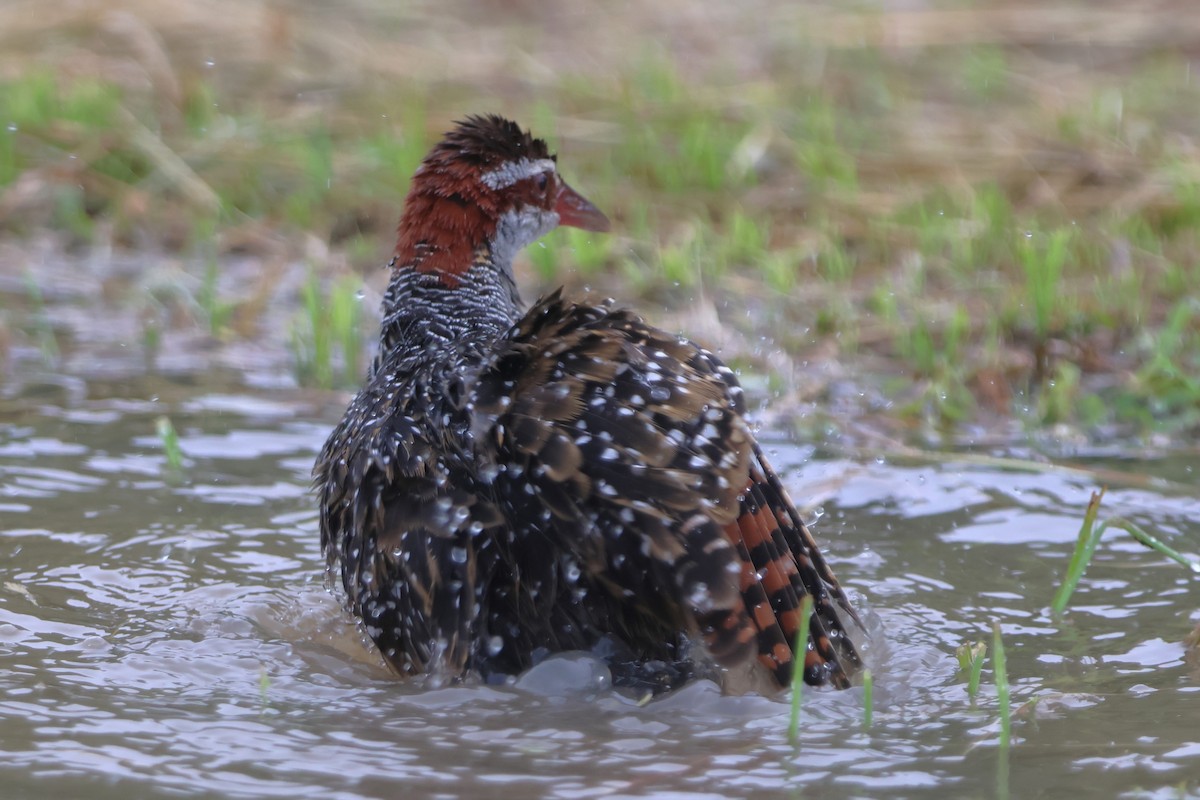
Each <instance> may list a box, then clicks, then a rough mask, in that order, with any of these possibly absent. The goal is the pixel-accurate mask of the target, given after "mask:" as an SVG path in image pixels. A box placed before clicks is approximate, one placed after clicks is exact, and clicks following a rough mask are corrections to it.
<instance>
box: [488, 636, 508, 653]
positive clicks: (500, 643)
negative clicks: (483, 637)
mask: <svg viewBox="0 0 1200 800" xmlns="http://www.w3.org/2000/svg"><path fill="white" fill-rule="evenodd" d="M503 649H504V640H503V639H501V638H500V637H499V636H489V637H488V640H487V653H488V655H489V656H498V655H500V651H501V650H503Z"/></svg>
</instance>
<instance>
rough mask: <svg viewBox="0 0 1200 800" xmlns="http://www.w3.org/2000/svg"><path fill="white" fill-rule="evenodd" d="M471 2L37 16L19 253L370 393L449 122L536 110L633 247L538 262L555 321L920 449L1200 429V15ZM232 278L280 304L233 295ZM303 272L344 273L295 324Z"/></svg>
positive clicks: (14, 158) (302, 374) (20, 129)
mask: <svg viewBox="0 0 1200 800" xmlns="http://www.w3.org/2000/svg"><path fill="white" fill-rule="evenodd" d="M458 5H460V6H461V8H460V9H459V10H460V11H461V12H463V14H467V15H468V17H466V18H470V19H472V20H473V24H472V25H470V26H467V25H465V24H463V23H460V22H458V21H456V20H457V19H458V18H459V17H455V18H454V19H451V18H450V13H449V11H441V10H436V9H435V7H434V6H432V5H429V6H424V5H419V4H418V5H413V6H409V7H407V8H406V9H404V10H395V9H392V8H391V7H390V6H384V5H383V4H379V5H376V4H374V3H372V2H366V1H365V0H357V1H356V2H351V3H342V4H340V5H338V6H336V8H333V7H329V8H327V7H326V6H324V5H320V4H315V3H314V4H312V5H311V6H303V5H301V6H287V7H284V6H282V5H272V4H259V5H251V4H238V3H217V4H215V5H205V6H204V7H203V8H200V4H196V5H195V6H193V5H192V4H187V3H181V2H162V3H150V2H144V3H123V4H119V5H118V4H106V3H95V4H91V5H88V4H81V5H78V6H71V7H70V9H65V10H56V11H53V12H45V11H43V10H41V7H40V6H39V5H37V4H34V3H28V4H19V3H18V4H10V5H9V6H8V7H6V8H5V9H4V10H0V50H2V52H3V55H2V56H0V230H2V231H3V233H4V235H5V236H6V237H9V238H10V239H12V240H21V239H24V238H29V237H33V236H37V235H40V234H42V233H43V232H45V231H53V232H54V235H55V236H56V237H58V238H59V239H60V240H61V241H62V242H63V243H64V245H65V246H68V247H71V248H75V249H89V248H96V247H107V246H110V245H111V246H116V247H121V248H132V249H139V248H142V249H147V250H153V251H155V252H166V253H178V254H181V255H182V256H183V257H184V258H185V261H186V263H187V265H188V266H187V269H188V270H190V271H191V272H192V273H193V275H194V277H195V279H196V280H195V286H196V287H198V288H195V289H194V290H193V291H192V294H193V295H194V297H193V299H194V301H195V303H194V305H195V307H196V308H197V309H198V311H197V313H195V314H193V315H191V316H190V317H189V318H188V319H190V320H191V321H192V324H196V325H202V326H207V327H208V328H209V329H210V330H211V332H212V333H213V334H214V335H216V336H219V337H226V338H228V337H242V338H247V339H253V338H254V337H256V336H260V335H261V334H262V330H261V325H260V323H259V322H258V318H257V316H256V310H258V309H261V308H263V307H265V305H267V304H268V303H273V302H290V303H292V304H294V307H295V311H294V318H295V319H294V324H293V330H292V331H291V334H290V336H289V339H288V341H289V342H291V345H290V346H291V347H293V349H294V351H295V362H296V365H297V375H298V377H299V378H300V379H301V380H302V381H303V382H307V383H313V384H318V385H330V384H336V383H352V382H353V380H354V376H355V375H356V374H357V371H358V367H357V366H356V365H355V363H354V356H355V353H354V345H353V343H354V341H356V339H357V337H358V335H360V333H366V332H368V331H369V330H370V328H371V326H372V324H373V323H372V322H371V321H370V319H371V316H370V314H359V313H356V312H355V310H354V309H353V308H352V306H353V302H352V298H353V294H354V288H353V287H354V286H356V285H358V284H359V283H361V282H362V280H363V279H365V280H366V281H367V282H368V283H372V284H374V285H378V283H379V281H380V279H381V276H382V270H381V265H382V263H383V262H384V261H386V258H387V253H388V251H389V250H390V247H391V243H392V242H391V239H392V230H393V227H394V223H395V219H396V217H397V215H398V211H399V205H400V202H401V200H402V198H403V195H404V191H405V188H406V183H407V179H408V176H409V175H410V174H411V172H412V170H413V168H414V167H415V165H416V164H417V162H418V160H419V159H420V157H421V156H422V155H423V153H424V152H425V150H426V148H427V147H428V146H429V145H430V144H431V142H432V141H433V140H435V139H436V137H437V135H438V134H439V132H440V131H442V130H444V129H445V127H446V126H447V124H448V123H449V121H451V120H452V119H455V118H457V117H460V116H462V115H464V114H466V113H470V112H475V111H488V110H496V111H503V112H505V113H508V114H510V115H512V116H514V117H515V118H517V119H519V120H521V121H522V122H523V123H524V124H526V125H529V126H531V127H533V128H534V130H535V132H537V133H539V134H541V135H545V136H547V137H548V138H550V139H551V140H552V143H553V144H555V145H556V146H557V147H558V149H559V152H560V165H561V167H562V169H563V171H564V173H565V174H566V175H567V176H568V178H569V179H570V180H571V182H572V183H573V184H574V185H576V186H577V187H578V188H579V189H581V190H582V191H584V192H585V193H586V194H587V195H588V196H589V197H590V198H591V199H593V200H594V201H595V202H596V203H597V205H599V206H601V207H602V208H604V209H605V210H606V211H607V212H608V213H609V214H610V216H612V217H613V218H614V220H615V223H616V225H615V229H616V233H615V234H614V235H611V236H607V237H595V236H592V235H590V234H583V233H580V232H578V231H566V230H564V231H559V232H556V233H555V234H554V235H552V236H551V237H550V238H549V239H547V240H546V241H545V243H544V246H535V247H534V248H531V251H530V253H529V254H528V259H527V261H526V262H524V263H523V267H522V268H523V269H524V270H525V273H524V275H525V278H526V279H527V284H528V285H529V286H530V293H531V294H532V293H535V292H536V291H538V290H539V289H541V288H546V287H548V286H550V285H553V284H558V283H564V282H565V283H568V284H570V285H574V286H576V287H580V288H581V287H583V286H584V285H586V286H589V287H591V288H593V289H595V290H597V291H599V292H602V293H605V294H611V295H613V296H616V297H618V298H620V299H621V300H622V302H626V303H629V304H636V305H638V306H639V307H640V308H641V309H643V310H644V311H645V312H647V314H648V316H651V317H653V318H655V319H657V320H658V321H660V322H662V323H665V324H667V325H669V326H672V327H676V328H679V329H681V330H685V331H687V332H689V333H691V334H692V335H694V336H695V337H696V338H698V339H701V340H704V341H706V342H708V343H710V344H712V345H715V346H718V347H720V348H721V349H722V351H723V352H724V353H725V354H726V356H727V357H728V358H729V359H730V360H732V361H734V362H735V363H737V364H739V365H741V366H742V367H744V368H745V369H746V370H748V371H751V372H756V373H760V374H766V375H768V376H770V377H769V379H768V381H767V385H768V386H769V387H770V388H772V389H775V390H777V391H779V392H786V391H790V390H792V389H794V388H795V386H796V385H798V384H803V385H804V386H806V387H810V388H808V389H805V393H804V394H803V395H802V396H800V395H796V397H797V398H799V399H804V400H808V401H815V402H816V403H817V404H818V405H820V406H826V405H828V404H829V403H830V402H832V401H834V400H837V398H836V397H834V396H835V395H837V394H838V393H839V391H840V389H839V387H840V386H841V385H842V384H843V383H844V382H843V381H842V379H841V378H840V377H838V378H837V379H834V378H832V377H830V376H831V375H835V376H849V378H848V379H847V380H846V381H845V383H849V384H852V385H854V386H865V387H868V389H867V391H866V397H867V399H864V400H859V401H852V402H851V403H850V405H851V406H853V407H854V408H857V409H859V410H864V409H867V408H868V407H874V408H876V409H882V410H883V413H884V414H885V415H887V416H888V417H889V418H891V419H893V420H896V421H899V422H900V423H914V424H916V425H919V426H922V427H928V428H946V427H949V428H951V429H954V427H955V426H957V425H961V424H967V423H973V422H978V421H981V420H995V419H1015V420H1019V421H1020V422H1022V423H1024V424H1025V425H1027V426H1029V427H1032V428H1042V427H1043V426H1047V425H1052V426H1065V427H1062V428H1059V430H1067V431H1072V432H1074V431H1078V432H1082V433H1083V434H1085V435H1086V434H1090V435H1094V436H1108V435H1112V434H1114V433H1121V434H1132V435H1136V436H1144V435H1153V434H1171V433H1174V432H1179V431H1184V430H1191V431H1194V430H1195V429H1196V428H1197V427H1198V426H1200V299H1198V297H1197V294H1196V293H1195V292H1194V291H1193V287H1195V286H1196V285H1197V284H1198V283H1200V259H1198V257H1197V255H1198V253H1200V237H1198V228H1197V223H1200V150H1198V149H1197V145H1198V136H1200V117H1197V115H1196V114H1195V109H1196V108H1198V107H1200V78H1197V77H1195V76H1194V75H1193V72H1194V71H1195V69H1194V65H1195V66H1196V67H1200V64H1197V63H1196V53H1197V52H1200V49H1198V48H1197V45H1198V44H1200V10H1193V8H1192V6H1190V5H1188V4H1185V3H1179V4H1178V5H1177V7H1176V8H1174V9H1173V10H1171V11H1168V10H1167V9H1165V8H1164V6H1163V5H1162V4H1157V5H1156V6H1155V8H1156V9H1157V10H1156V11H1155V12H1149V11H1147V12H1145V13H1138V12H1137V11H1130V10H1127V9H1126V6H1125V5H1118V4H1111V5H1109V4H1090V5H1082V4H1078V5H1077V4H1066V3H1062V4H1049V5H1047V4H1036V5H1031V6H1029V7H1014V6H1013V5H1012V4H1008V3H999V2H995V3H975V4H971V6H970V8H968V7H967V5H966V4H946V6H945V8H943V9H941V10H925V11H920V12H902V11H887V10H882V11H881V10H874V11H861V12H855V13H833V12H831V11H830V10H829V9H827V8H823V7H819V6H816V5H811V6H810V5H805V4H799V5H796V4H783V3H778V4H771V3H764V4H761V5H760V6H758V7H757V8H756V9H755V10H754V13H746V11H745V10H744V9H743V10H742V12H740V13H738V12H735V10H733V9H728V8H725V7H724V6H723V5H719V4H713V6H712V7H706V6H702V5H701V6H697V5H696V4H678V5H675V4H667V5H665V6H662V7H660V8H658V9H657V10H656V11H631V10H630V9H629V8H626V7H623V6H621V7H618V6H616V5H611V6H608V5H606V6H602V7H600V8H599V9H594V7H593V6H590V5H584V4H578V5H575V4H570V3H568V4H565V5H560V6H557V7H556V8H555V9H554V10H553V11H545V10H542V9H540V7H539V6H538V5H536V4H524V3H501V2H484V3H479V4H458ZM439 8H440V7H439ZM547 15H548V16H547ZM460 16H461V15H460ZM631 31H632V33H631ZM314 241H315V242H317V243H319V244H320V247H318V248H315V249H314V247H313V246H312V245H313V242H314ZM314 252H316V253H320V254H329V253H332V254H333V255H332V256H330V257H323V256H322V257H317V256H314ZM231 254H239V255H246V254H249V255H251V256H253V257H256V258H261V259H262V263H263V264H264V265H265V266H264V267H263V274H264V275H266V276H267V277H266V278H265V279H264V280H262V281H259V282H257V283H255V285H253V286H241V287H236V288H233V289H230V288H228V287H225V288H222V287H221V284H220V282H219V281H218V280H217V275H216V274H215V272H216V271H217V270H219V269H220V265H221V264H222V263H223V261H224V259H225V258H227V257H229V256H230V255H231ZM281 261H287V262H291V261H299V262H303V263H304V268H305V270H307V271H311V274H312V279H311V281H308V282H306V284H305V286H304V287H301V288H300V289H298V290H295V291H292V292H291V294H290V295H289V296H288V297H285V298H279V297H275V296H274V295H273V294H272V292H273V288H274V287H273V285H272V283H271V281H270V280H269V276H270V274H271V273H270V269H271V268H270V266H269V265H270V264H272V263H278V262H281ZM35 277H36V276H35ZM128 291H130V292H135V291H138V289H137V288H131V289H128ZM322 297H324V298H326V300H328V301H329V302H321V301H320V298H322ZM0 299H2V300H3V303H4V305H5V307H6V309H8V310H9V313H8V314H7V315H6V317H5V319H6V320H7V327H8V329H9V330H8V331H7V335H6V336H5V337H4V340H6V341H10V342H11V341H14V340H15V341H23V340H29V341H33V340H38V341H42V340H44V338H45V336H46V332H45V330H42V329H39V328H38V327H37V326H36V325H35V324H34V323H33V322H27V321H26V320H31V319H35V316H36V315H34V316H29V317H24V316H21V315H18V314H16V313H15V312H14V311H13V309H15V308H17V307H18V306H22V305H24V306H28V305H29V304H30V303H31V302H32V301H31V297H30V295H22V294H20V293H19V292H8V293H5V294H3V295H2V296H0ZM126 300H127V301H128V302H130V303H131V304H132V305H136V298H133V299H128V298H126ZM39 302H40V300H39ZM360 329H361V330H360ZM149 335H150V334H149V333H148V334H147V336H149ZM764 336H765V337H767V340H765V341H764V338H763V337H764ZM339 351H340V352H341V353H342V356H341V358H340V359H339V358H338V357H337V353H338V352H339ZM332 363H337V364H339V365H341V364H344V366H339V367H338V368H337V369H335V368H334V367H333V366H331V364H332ZM811 387H815V388H811ZM852 394H853V393H852ZM837 402H839V403H844V401H842V400H837ZM855 402H857V403H858V405H857V406H855V405H854V403H855Z"/></svg>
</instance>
